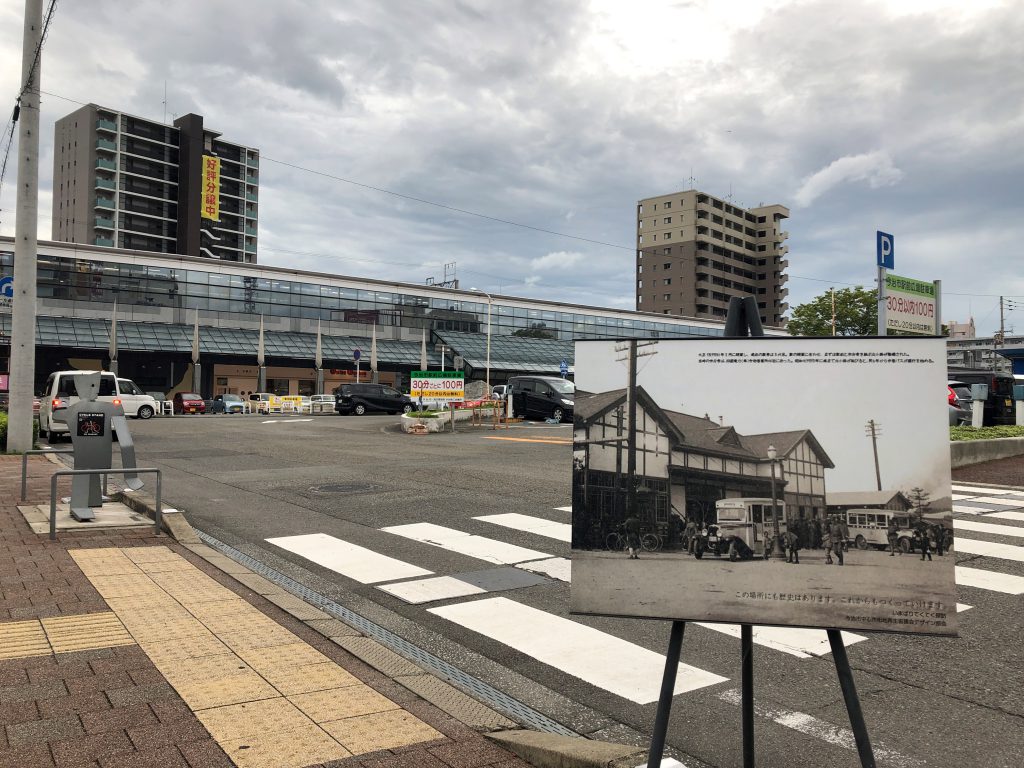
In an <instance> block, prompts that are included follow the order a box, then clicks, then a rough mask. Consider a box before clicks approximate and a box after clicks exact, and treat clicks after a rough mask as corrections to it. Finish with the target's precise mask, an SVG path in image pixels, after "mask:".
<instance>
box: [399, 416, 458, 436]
mask: <svg viewBox="0 0 1024 768" xmlns="http://www.w3.org/2000/svg"><path fill="white" fill-rule="evenodd" d="M401 423H402V431H403V432H405V433H407V434H408V433H410V432H416V431H418V429H419V425H421V424H422V425H423V426H424V427H426V428H427V432H428V433H430V432H442V431H444V428H445V427H446V426H448V417H447V415H442V414H439V415H438V417H437V418H436V419H423V418H420V417H419V416H408V415H406V414H404V413H403V414H402V422H401Z"/></svg>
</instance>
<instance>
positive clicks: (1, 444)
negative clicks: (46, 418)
mask: <svg viewBox="0 0 1024 768" xmlns="http://www.w3.org/2000/svg"><path fill="white" fill-rule="evenodd" d="M38 442H39V421H38V420H37V419H32V445H33V447H35V446H36V444H37V443H38ZM6 451H7V414H6V413H2V412H0V452H6Z"/></svg>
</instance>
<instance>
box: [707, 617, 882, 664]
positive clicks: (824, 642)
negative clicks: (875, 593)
mask: <svg viewBox="0 0 1024 768" xmlns="http://www.w3.org/2000/svg"><path fill="white" fill-rule="evenodd" d="M696 623H697V624H699V625H700V626H702V627H704V628H705V629H711V630H714V631H715V632H721V633H722V634H725V635H730V636H731V637H739V636H740V625H739V624H710V623H706V622H703V621H698V622H696ZM842 634H843V643H844V644H845V645H846V647H847V648H849V647H850V646H851V645H853V644H854V643H859V642H861V641H863V640H867V638H866V637H864V635H857V634H854V633H853V632H843V633H842ZM751 639H752V640H753V641H754V643H755V644H756V645H763V646H764V647H765V648H772V649H773V650H776V651H782V652H783V653H788V654H789V655H790V656H796V657H797V658H798V659H809V658H811V656H825V655H826V654H829V653H832V646H831V645H829V642H828V633H827V632H825V630H824V629H800V628H798V627H754V631H753V632H752V633H751Z"/></svg>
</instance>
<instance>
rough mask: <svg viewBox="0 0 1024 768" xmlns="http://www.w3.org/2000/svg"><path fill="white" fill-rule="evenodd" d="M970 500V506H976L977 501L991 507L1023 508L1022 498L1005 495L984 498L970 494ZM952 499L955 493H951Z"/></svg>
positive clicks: (1023, 501)
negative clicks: (1011, 497)
mask: <svg viewBox="0 0 1024 768" xmlns="http://www.w3.org/2000/svg"><path fill="white" fill-rule="evenodd" d="M969 498H970V502H969V503H971V504H972V506H976V505H977V503H978V502H984V503H985V504H991V505H992V507H1013V508H1014V509H1019V508H1024V499H1008V498H1006V497H1005V496H1002V497H998V498H997V497H995V496H992V497H991V498H986V497H982V496H970V497H969ZM953 499H954V500H956V494H954V495H953Z"/></svg>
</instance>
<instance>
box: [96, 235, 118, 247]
mask: <svg viewBox="0 0 1024 768" xmlns="http://www.w3.org/2000/svg"><path fill="white" fill-rule="evenodd" d="M93 243H95V244H96V245H105V246H106V247H107V248H113V247H114V239H113V238H111V237H95V238H93Z"/></svg>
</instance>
